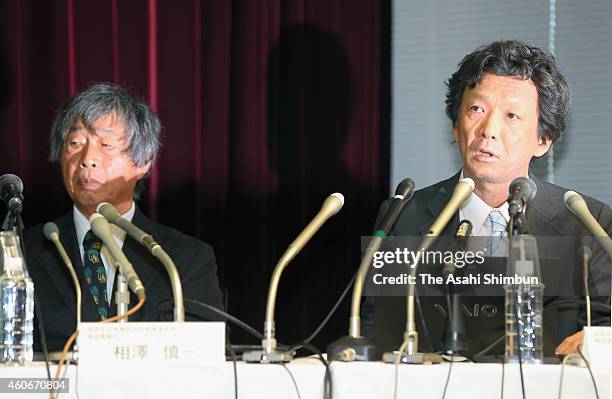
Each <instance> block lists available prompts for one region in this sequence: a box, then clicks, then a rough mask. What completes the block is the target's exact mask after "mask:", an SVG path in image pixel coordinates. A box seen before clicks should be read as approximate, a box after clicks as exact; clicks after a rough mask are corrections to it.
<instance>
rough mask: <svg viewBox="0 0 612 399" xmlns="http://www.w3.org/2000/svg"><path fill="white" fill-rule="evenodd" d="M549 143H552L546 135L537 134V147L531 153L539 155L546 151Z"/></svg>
mask: <svg viewBox="0 0 612 399" xmlns="http://www.w3.org/2000/svg"><path fill="white" fill-rule="evenodd" d="M551 145H552V140H551V139H549V138H548V137H546V136H544V137H542V136H540V135H538V148H537V149H536V152H535V154H533V155H534V156H536V157H541V156H542V155H544V154H546V153H547V152H548V150H549V149H550V146H551Z"/></svg>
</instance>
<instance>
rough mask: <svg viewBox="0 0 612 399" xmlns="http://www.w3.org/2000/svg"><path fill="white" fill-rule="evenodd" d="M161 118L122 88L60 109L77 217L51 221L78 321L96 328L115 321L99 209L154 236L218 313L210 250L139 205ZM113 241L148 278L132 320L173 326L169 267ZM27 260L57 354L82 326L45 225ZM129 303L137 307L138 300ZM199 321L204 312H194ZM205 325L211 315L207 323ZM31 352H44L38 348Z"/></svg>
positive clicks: (111, 265)
mask: <svg viewBox="0 0 612 399" xmlns="http://www.w3.org/2000/svg"><path fill="white" fill-rule="evenodd" d="M160 135H161V125H160V122H159V119H158V118H157V115H155V113H154V112H153V111H152V110H151V108H150V107H149V106H148V105H146V104H145V103H144V102H142V101H141V100H139V99H137V98H135V97H133V96H131V95H130V94H129V93H128V92H127V91H126V90H125V89H123V88H122V87H119V86H116V85H112V84H106V83H102V84H94V85H92V86H90V87H88V88H87V89H85V90H83V91H81V92H79V93H77V94H76V95H75V96H74V97H72V98H71V99H70V100H68V101H67V102H66V103H65V104H64V105H63V106H62V108H61V110H60V112H59V114H58V115H57V117H56V119H55V121H54V123H53V127H52V129H51V150H50V159H51V160H52V161H53V162H57V163H59V165H60V167H61V172H62V178H63V180H64V186H65V188H66V191H67V192H68V195H69V196H70V198H71V199H72V201H73V203H74V208H73V209H72V211H71V212H70V213H69V214H67V215H65V216H64V217H61V218H59V219H57V220H55V223H56V224H57V226H58V227H59V230H60V237H61V240H62V242H63V244H64V246H65V247H66V250H67V252H68V254H69V256H70V258H71V260H72V262H73V264H74V266H75V269H76V273H77V275H78V277H79V281H80V284H81V290H82V303H83V305H82V320H83V321H99V320H104V319H106V318H108V317H111V316H113V315H115V314H116V309H115V307H116V306H115V300H114V295H111V294H112V292H113V287H114V281H115V276H116V274H117V273H116V266H115V262H114V261H113V260H112V256H111V255H110V253H109V252H108V251H107V250H106V248H105V247H104V246H102V243H101V242H100V241H99V239H98V238H97V237H95V235H94V234H93V233H92V231H91V230H90V226H89V221H88V219H89V217H90V216H91V215H92V214H93V213H94V212H96V207H97V205H98V204H100V203H101V202H108V203H110V204H112V205H114V206H115V208H116V209H117V210H118V211H119V213H120V214H122V216H123V217H124V218H126V219H128V220H130V221H132V223H134V224H135V225H137V226H139V227H140V228H141V229H142V230H144V231H146V232H147V233H149V234H151V235H152V236H153V237H154V238H155V239H156V240H157V241H158V242H159V244H160V245H161V246H162V247H163V248H164V249H165V250H166V252H168V254H169V255H170V257H171V258H172V259H173V260H174V262H175V264H176V266H177V268H178V272H179V275H180V277H181V282H182V286H183V296H184V298H186V299H193V300H198V301H202V302H205V303H208V304H210V305H212V306H215V307H218V308H222V307H223V305H222V300H221V292H220V289H219V283H218V280H217V266H216V263H215V257H214V252H213V250H212V248H211V247H210V246H209V245H208V244H206V243H204V242H202V241H198V240H196V239H195V238H193V237H189V236H186V235H184V234H182V233H180V232H178V231H176V230H174V229H172V228H169V227H166V226H162V225H159V224H157V223H154V222H152V221H150V220H148V219H147V218H146V217H145V216H144V215H143V214H142V212H140V210H139V208H138V207H137V206H136V204H135V202H134V199H135V198H136V197H137V195H138V194H139V190H138V189H137V187H142V184H143V182H144V180H145V179H146V177H147V176H148V175H149V172H150V170H151V167H152V165H153V163H154V162H155V159H156V157H157V153H158V151H159V148H160V143H161V140H160ZM112 233H113V236H114V238H115V240H116V241H117V242H118V243H119V244H120V245H121V246H122V247H123V251H124V252H125V254H126V256H127V258H128V259H129V260H130V261H131V263H132V264H133V266H134V269H135V271H136V273H137V274H138V275H139V277H140V279H141V280H142V282H143V284H144V287H145V291H146V295H147V300H146V302H145V304H144V306H143V308H142V309H140V310H139V311H138V312H137V313H136V314H134V315H133V316H132V317H130V320H135V321H154V320H161V319H171V318H172V317H171V309H172V304H171V303H169V304H168V303H167V306H166V308H165V309H169V310H170V312H169V313H170V314H167V313H166V311H162V309H164V308H163V306H162V307H160V303H162V302H164V301H167V300H168V301H169V300H171V299H172V289H171V286H170V281H169V278H168V276H167V273H166V272H165V269H164V268H163V267H162V265H161V264H160V263H159V261H158V260H157V259H156V258H154V257H153V256H152V255H151V254H150V253H149V252H148V251H147V250H146V249H145V248H144V247H141V246H140V244H139V243H137V242H136V241H135V240H133V239H131V238H130V237H126V235H125V232H123V231H121V230H119V229H118V228H115V227H114V226H112ZM24 240H25V244H26V255H27V257H28V265H29V271H30V274H31V276H32V278H33V280H34V284H35V287H36V293H37V297H38V299H39V301H40V302H38V303H37V304H38V305H39V306H41V307H42V309H43V311H44V326H45V333H46V334H45V335H46V338H47V344H48V347H49V350H59V349H61V348H62V347H63V345H64V343H65V341H66V340H67V339H68V337H69V336H70V335H71V334H72V332H73V331H74V330H75V328H76V324H75V323H76V307H75V294H74V289H73V287H72V280H71V278H70V275H69V273H68V271H67V269H66V266H65V265H64V263H63V262H62V260H61V258H60V256H59V254H58V253H57V251H56V250H55V248H54V246H53V244H52V243H50V242H49V241H47V240H46V239H45V237H44V234H43V231H42V226H41V225H38V226H35V227H32V228H30V229H28V230H27V231H26V235H25V238H24ZM130 303H131V304H132V305H134V304H135V303H136V300H135V297H132V299H131V301H130ZM191 313H195V314H196V315H200V316H201V315H202V314H204V315H207V312H201V311H193V312H191ZM204 317H205V316H204ZM35 347H36V348H37V349H39V348H40V346H39V342H35Z"/></svg>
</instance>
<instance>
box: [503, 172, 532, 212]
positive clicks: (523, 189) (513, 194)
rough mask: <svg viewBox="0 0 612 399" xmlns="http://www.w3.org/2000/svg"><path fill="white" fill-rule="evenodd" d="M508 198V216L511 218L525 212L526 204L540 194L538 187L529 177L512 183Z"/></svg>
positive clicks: (518, 178) (519, 178)
mask: <svg viewBox="0 0 612 399" xmlns="http://www.w3.org/2000/svg"><path fill="white" fill-rule="evenodd" d="M509 191H510V195H509V196H508V200H507V201H508V214H509V215H510V216H511V217H514V216H516V215H518V214H519V213H521V212H523V208H524V207H525V204H526V203H527V202H528V201H530V200H532V199H533V198H534V197H535V196H536V193H537V192H538V186H536V184H535V183H534V182H533V180H531V179H530V178H528V177H517V178H516V179H514V180H513V181H512V183H510V190H509Z"/></svg>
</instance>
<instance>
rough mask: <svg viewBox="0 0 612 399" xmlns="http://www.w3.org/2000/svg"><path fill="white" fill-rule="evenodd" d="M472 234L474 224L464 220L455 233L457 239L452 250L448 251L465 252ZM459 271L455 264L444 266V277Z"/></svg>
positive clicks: (452, 244) (450, 263)
mask: <svg viewBox="0 0 612 399" xmlns="http://www.w3.org/2000/svg"><path fill="white" fill-rule="evenodd" d="M471 234H472V222H470V221H469V220H467V219H466V220H462V221H461V222H460V223H459V227H457V231H456V232H455V239H454V240H453V242H452V243H451V246H450V248H449V249H448V250H449V251H451V252H453V253H454V252H457V251H463V250H464V249H465V247H466V245H467V242H468V239H469V238H470V235H471ZM455 270H457V266H455V262H452V261H451V262H448V263H446V264H445V265H444V268H443V269H442V275H443V276H445V277H446V276H448V275H450V274H453V273H455Z"/></svg>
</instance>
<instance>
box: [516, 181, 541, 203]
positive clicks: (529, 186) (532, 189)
mask: <svg viewBox="0 0 612 399" xmlns="http://www.w3.org/2000/svg"><path fill="white" fill-rule="evenodd" d="M516 188H520V189H521V190H523V191H526V192H527V193H528V196H527V201H531V200H532V199H534V198H535V196H536V194H537V192H538V186H537V185H536V184H535V182H534V181H533V180H531V179H530V178H528V177H517V178H516V179H514V180H512V183H510V192H513V191H514V190H516Z"/></svg>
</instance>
